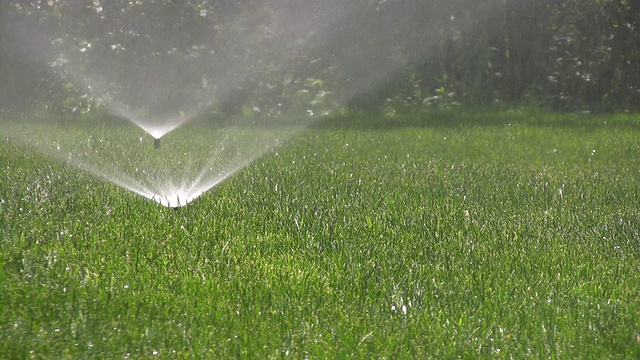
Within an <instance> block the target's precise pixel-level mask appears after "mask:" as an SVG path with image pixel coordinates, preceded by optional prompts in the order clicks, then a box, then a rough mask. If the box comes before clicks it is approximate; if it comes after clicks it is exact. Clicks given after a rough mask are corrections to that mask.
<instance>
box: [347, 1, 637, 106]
mask: <svg viewBox="0 0 640 360" xmlns="http://www.w3.org/2000/svg"><path fill="white" fill-rule="evenodd" d="M390 3H391V4H389V6H388V7H386V8H385V10H384V11H382V12H381V11H371V12H370V14H369V15H368V16H369V19H370V24H371V26H372V27H376V26H379V24H385V21H386V20H385V19H386V18H388V16H389V15H391V16H393V14H394V13H397V12H402V14H401V15H399V17H401V18H403V19H410V20H407V21H404V24H407V26H412V27H413V29H412V30H411V31H408V29H401V30H399V31H401V32H402V33H403V34H402V35H403V36H401V37H399V39H400V40H395V41H396V43H397V44H398V48H399V49H398V50H397V51H400V52H404V53H406V54H409V55H411V56H410V57H409V58H408V59H407V60H408V61H407V66H406V67H405V68H404V72H403V74H402V75H403V76H404V77H403V78H402V79H403V81H402V82H400V83H398V86H395V87H394V86H389V87H386V91H385V92H384V93H382V94H379V95H378V96H376V95H375V94H372V95H374V96H373V98H374V99H375V101H374V102H375V103H376V104H380V99H388V98H393V97H394V96H395V97H396V98H398V96H397V95H398V94H400V95H401V96H402V99H404V101H413V102H414V103H415V102H423V103H429V102H431V103H433V105H434V106H443V105H445V106H448V105H450V104H451V103H462V104H468V105H481V104H491V103H500V104H506V105H520V104H526V105H533V106H542V107H546V108H551V109H554V110H562V111H581V110H590V111H619V110H633V111H638V110H640V1H639V0H627V1H624V0H614V1H611V0H602V1H595V0H594V1H586V0H536V1H523V0H485V1H478V2H470V1H461V0H458V1H456V0H453V1H444V2H439V3H440V7H439V8H436V7H435V6H434V5H432V4H431V3H432V2H424V3H427V4H431V5H425V4H422V5H421V3H423V2H421V1H413V2H412V1H409V2H406V1H405V2H390ZM398 3H401V4H402V5H401V4H398ZM409 3H411V4H409ZM402 6H405V9H401V8H402ZM421 6H422V7H423V8H424V7H430V8H429V9H427V11H420V7H421ZM425 14H426V16H425ZM376 15H377V16H378V17H377V18H376ZM420 18H422V19H424V22H421V21H420ZM383 26H384V25H383ZM399 79H400V78H395V79H393V80H391V82H397V81H398V80H399ZM383 88H385V87H383ZM360 101H366V100H365V99H360Z"/></svg>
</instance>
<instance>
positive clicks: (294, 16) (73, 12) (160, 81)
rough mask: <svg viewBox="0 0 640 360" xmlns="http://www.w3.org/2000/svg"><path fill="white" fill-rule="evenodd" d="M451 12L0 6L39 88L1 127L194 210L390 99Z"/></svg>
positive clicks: (278, 6)
mask: <svg viewBox="0 0 640 360" xmlns="http://www.w3.org/2000/svg"><path fill="white" fill-rule="evenodd" d="M392 3H393V4H392ZM445 3H446V2H439V1H438V2H433V3H431V2H430V3H429V4H425V3H424V2H421V1H409V2H406V3H405V2H402V3H397V4H396V3H394V2H385V1H381V2H379V3H378V2H362V3H359V2H344V1H339V0H327V1H312V2H301V1H295V0H276V1H267V2H261V1H258V2H252V1H237V2H207V1H204V2H203V1H176V2H162V3H160V4H158V3H156V2H148V3H147V2H129V1H115V0H114V1H99V0H96V1H93V2H91V3H88V2H69V3H62V2H43V1H33V2H28V3H22V2H16V3H7V4H0V6H2V7H3V8H4V9H5V10H7V9H8V10H9V11H5V13H7V14H10V15H11V16H8V15H5V16H3V17H2V19H1V20H2V21H1V23H2V24H1V25H0V26H2V43H3V52H2V56H3V57H6V58H8V59H9V61H8V62H7V61H5V62H4V64H3V66H4V68H3V72H4V73H7V72H8V71H9V70H7V69H8V68H9V69H11V70H14V69H17V71H23V72H24V79H27V80H22V79H20V80H18V81H13V82H12V84H13V85H16V84H17V85H19V86H15V88H16V92H19V93H20V94H24V96H15V97H13V98H14V99H16V100H17V102H20V106H12V111H15V113H22V114H20V115H16V116H12V117H14V119H10V120H12V121H10V123H6V124H3V126H2V129H0V131H3V132H6V133H7V134H9V135H10V136H12V137H14V138H16V139H19V140H22V141H23V142H24V143H25V144H29V145H30V146H34V147H36V148H37V149H39V150H40V151H42V152H44V153H46V154H49V155H51V156H54V157H55V158H58V159H61V160H64V161H66V162H68V163H70V164H72V165H73V166H76V167H78V168H79V169H82V170H85V171H88V172H91V173H92V174H94V175H96V176H99V177H101V178H103V179H105V180H107V181H109V182H112V183H114V184H116V185H119V186H121V187H123V188H126V189H128V190H130V191H133V192H135V193H138V194H140V195H142V196H144V197H146V198H149V199H152V200H155V201H157V202H158V203H159V204H162V205H165V206H170V207H177V206H184V205H186V204H188V203H190V202H191V201H193V200H194V199H196V198H197V197H199V196H200V195H201V194H203V193H204V192H206V191H207V190H209V189H211V188H212V187H214V186H215V185H217V184H219V183H220V182H221V181H223V180H224V179H226V178H228V177H229V176H231V175H232V174H234V173H235V172H237V171H238V170H240V169H242V168H243V167H245V166H247V164H249V163H250V162H251V161H253V160H255V159H256V158H258V157H259V156H261V155H263V154H265V153H266V152H267V151H269V150H270V149H272V148H273V147H274V146H278V145H279V144H281V143H282V142H284V141H285V140H286V139H287V138H289V137H291V136H292V134H295V133H296V132H297V131H299V130H300V129H302V128H304V124H305V123H308V122H310V121H313V120H309V117H310V115H314V116H318V115H320V116H322V115H325V114H328V113H330V112H331V111H334V110H336V109H343V105H344V104H346V103H349V102H351V101H353V100H354V99H356V100H357V101H355V103H356V104H358V101H361V100H362V98H363V97H366V96H367V95H368V94H373V98H381V97H384V92H381V91H378V90H377V89H379V88H380V87H381V86H383V85H386V84H390V83H391V84H393V83H394V82H396V81H395V80H394V79H393V76H395V74H397V73H399V72H401V71H402V70H403V69H405V68H406V67H407V66H409V65H410V64H412V63H419V62H420V60H421V59H422V58H423V57H424V56H425V54H426V53H427V52H428V51H429V50H430V48H431V47H432V46H434V45H433V44H436V43H437V42H438V41H437V38H441V37H444V36H446V35H442V34H443V33H442V32H437V31H433V30H436V29H435V27H436V26H438V25H437V24H439V21H440V18H441V16H440V15H441V14H442V13H446V11H445V10H446V9H447V7H446V6H445ZM443 9H444V10H443ZM363 10H364V12H363ZM3 15H4V14H3ZM450 18H451V17H450V16H447V17H445V19H450ZM428 19H431V20H433V21H427V20H428ZM430 24H435V25H433V28H430V26H431V25H430ZM418 32H419V33H420V34H421V35H420V37H421V38H422V40H421V43H422V44H423V45H422V46H421V47H420V48H416V47H414V46H413V44H412V39H413V37H414V33H418ZM432 38H433V39H432ZM407 39H408V40H407ZM7 49H8V50H7ZM408 49H411V50H408ZM414 49H415V50H414ZM22 62H24V63H25V64H23V63H22ZM6 63H11V64H12V65H11V66H9V67H6ZM33 73H36V74H38V75H33ZM11 74H13V75H12V79H17V77H16V76H15V71H11ZM2 85H3V93H5V94H6V93H8V92H7V90H6V89H7V88H8V86H10V85H5V84H2ZM12 114H13V113H12ZM5 118H6V116H3V119H2V120H3V121H4V120H5ZM285 118H286V119H288V124H287V125H282V123H283V119H285ZM22 119H28V120H29V121H22ZM121 120H126V122H127V124H124V123H123V121H121ZM274 120H277V122H278V123H279V124H280V125H278V126H276V125H275V123H274ZM131 125H135V127H133V126H131ZM187 125H188V126H187ZM151 143H153V145H151Z"/></svg>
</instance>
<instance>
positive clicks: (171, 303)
mask: <svg viewBox="0 0 640 360" xmlns="http://www.w3.org/2000/svg"><path fill="white" fill-rule="evenodd" d="M639 130H640V120H639V118H638V117H635V116H632V115H608V116H578V115H556V114H544V113H543V114H537V113H520V112H504V113H494V114H491V113H490V114H487V113H484V114H479V115H474V114H460V115H446V116H443V118H438V117H437V116H434V115H432V116H430V117H427V118H421V117H415V118H411V119H404V120H397V119H395V120H385V121H381V120H378V121H373V120H371V121H368V120H367V119H360V120H353V119H347V118H345V119H338V120H334V121H330V122H329V123H326V124H324V125H323V126H321V125H317V126H315V127H312V128H309V129H307V130H305V131H303V132H301V133H299V134H298V135H297V136H295V137H293V138H291V139H290V140H289V141H288V142H287V143H286V144H284V145H283V146H281V147H279V148H275V149H271V150H269V151H267V153H266V154H264V155H263V156H262V157H260V158H259V159H258V160H256V161H255V162H253V163H252V164H251V165H249V166H247V167H246V168H244V169H243V170H241V171H240V172H238V173H236V174H235V175H234V176H232V177H231V178H229V179H228V180H227V181H225V182H223V183H221V184H220V185H218V186H216V187H215V188H213V189H212V190H211V191H209V192H207V193H206V194H205V195H203V196H202V197H200V198H198V199H196V200H195V201H194V202H193V203H191V204H189V205H188V206H186V207H182V208H179V209H177V210H174V209H171V208H166V207H163V206H160V205H158V204H157V203H155V202H153V201H149V200H148V199H145V198H143V197H141V196H138V195H136V194H133V193H131V192H128V191H126V190H123V189H121V188H120V187H117V186H114V185H112V184H111V183H109V182H106V181H103V180H101V179H97V178H93V177H92V176H91V175H89V174H87V173H84V172H81V171H78V170H77V169H76V168H75V167H74V166H73V165H67V164H64V163H63V162H60V161H58V160H54V159H52V158H50V157H47V156H44V155H43V154H42V153H39V152H36V151H31V150H29V148H28V147H27V146H26V145H25V144H23V143H20V142H16V141H15V140H14V139H12V138H11V137H10V136H8V135H5V136H2V139H1V142H0V168H1V171H2V173H1V178H0V235H1V240H0V241H1V250H0V306H1V312H0V358H8V359H9V358H47V359H50V358H66V357H70V358H83V359H91V358H130V359H139V358H196V357H202V358H259V359H263V358H288V357H290V358H348V357H352V358H409V357H413V358H456V357H460V358H566V359H569V358H571V359H574V358H593V359H606V358H629V359H637V358H640V315H639V314H640V312H639V311H640V296H638V294H640V206H639V205H640V132H639ZM0 133H2V129H1V128H0Z"/></svg>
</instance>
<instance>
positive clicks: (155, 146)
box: [153, 139, 160, 149]
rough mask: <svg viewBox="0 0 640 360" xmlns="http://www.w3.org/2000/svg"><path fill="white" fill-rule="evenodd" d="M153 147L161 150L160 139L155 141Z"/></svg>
mask: <svg viewBox="0 0 640 360" xmlns="http://www.w3.org/2000/svg"><path fill="white" fill-rule="evenodd" d="M153 147H154V148H156V149H160V139H153Z"/></svg>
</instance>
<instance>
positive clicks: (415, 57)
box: [0, 0, 640, 117]
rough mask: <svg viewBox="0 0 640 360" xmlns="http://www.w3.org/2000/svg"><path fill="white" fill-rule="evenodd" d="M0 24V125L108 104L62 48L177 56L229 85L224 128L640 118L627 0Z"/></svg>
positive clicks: (51, 17)
mask: <svg viewBox="0 0 640 360" xmlns="http://www.w3.org/2000/svg"><path fill="white" fill-rule="evenodd" d="M0 10H1V11H2V18H1V20H2V21H1V23H0V31H2V47H1V50H2V53H1V61H2V62H1V65H2V66H1V68H2V71H1V73H0V75H1V78H0V81H1V86H0V91H1V92H0V99H2V104H1V106H2V111H3V113H5V114H4V115H5V116H7V113H17V112H21V111H22V110H23V109H25V108H34V107H39V108H46V109H49V110H51V111H56V112H59V113H62V114H64V115H65V116H86V115H87V114H95V113H100V111H101V106H100V104H101V101H102V100H104V99H102V100H101V99H98V98H97V97H96V95H95V94H92V93H90V92H89V93H88V92H87V91H85V89H83V88H82V87H81V86H78V84H77V83H76V82H74V81H71V80H70V79H69V77H68V76H65V74H64V73H62V72H60V71H55V70H56V67H61V64H60V63H56V61H55V59H56V55H55V54H57V53H56V52H57V51H63V50H64V49H66V50H64V51H70V50H69V49H73V50H74V51H76V52H77V54H78V55H80V54H81V53H85V52H91V53H92V55H91V56H92V58H91V59H93V60H91V59H89V58H84V60H83V58H82V57H80V56H78V57H77V59H78V63H79V64H80V65H77V67H76V68H74V70H75V71H82V64H83V62H82V61H85V62H86V64H88V63H89V61H93V64H94V68H95V61H94V60H95V59H99V58H105V59H110V58H112V56H113V53H115V52H121V53H124V54H126V56H127V57H126V58H127V59H129V61H130V62H131V61H136V60H134V59H143V60H144V61H142V62H141V63H140V64H129V65H130V66H132V68H134V69H136V68H137V69H143V68H144V67H145V66H146V65H145V61H147V60H148V59H150V58H152V57H151V56H152V55H154V56H155V57H156V58H157V57H158V56H170V55H171V54H176V53H177V54H179V55H180V56H182V59H185V60H184V64H185V66H186V67H190V68H192V69H195V70H193V71H196V72H197V69H198V68H200V67H205V68H206V69H208V70H211V69H214V71H213V73H215V74H217V76H218V78H217V79H208V81H209V82H211V83H213V84H224V85H225V86H223V87H224V89H223V90H224V91H218V92H216V99H215V101H214V102H213V103H212V105H211V112H212V113H213V112H215V113H219V114H225V115H227V114H240V115H247V116H272V117H273V116H281V115H283V114H294V115H299V114H306V115H326V114H331V113H336V112H343V113H344V112H349V111H359V112H371V113H377V114H386V115H393V114H402V113H409V112H411V113H415V112H416V111H425V112H429V111H441V110H449V109H453V108H456V107H460V106H463V107H471V108H472V107H494V106H495V107H512V106H527V107H535V108H542V109H548V110H555V111H570V112H620V111H632V112H636V111H638V110H640V36H639V35H640V1H637V0H591V1H587V0H535V1H533V0H531V1H528V0H484V1H470V0H448V1H424V0H404V1H392V0H380V1H371V0H350V1H338V0H327V1H304V2H301V1H294V0H279V1H269V0H239V1H204V0H188V1H160V0H150V1H129V0H127V1H125V0H109V1H100V0H94V1H82V2H75V1H66V2H65V1H53V0H48V1H45V0H40V1H30V2H22V1H21V2H11V1H1V2H0ZM25 24H27V25H25ZM35 28H38V29H40V30H39V31H40V33H41V35H37V34H36V33H35V32H34V31H33V29H35ZM51 29H55V30H51ZM50 30H51V31H50ZM61 34H64V38H62V37H60V36H61ZM49 35H51V36H49ZM62 43H64V44H65V46H66V47H65V48H63V47H60V46H58V45H60V44H62ZM69 44H72V45H73V46H72V47H71V48H70V47H69ZM87 45H88V46H87ZM44 49H48V50H47V51H48V53H47V51H45V50H44ZM82 49H84V50H82ZM159 49H161V50H159ZM167 54H169V55H167ZM145 59H146V60H145ZM181 61H182V60H181ZM42 64H45V65H44V66H43V65H42ZM113 65H114V64H110V63H109V60H105V63H104V64H103V66H105V67H108V66H113ZM117 66H122V65H121V64H120V65H117ZM150 66H151V65H150ZM94 68H92V69H94ZM240 69H241V70H240ZM92 71H95V70H92ZM140 71H142V70H140ZM193 71H192V72H193ZM192 72H185V74H191V73H192ZM197 75H198V74H196V75H195V76H197ZM181 76H183V77H184V75H181ZM119 86H126V84H119ZM113 91H116V90H113ZM186 91H187V94H188V92H189V91H191V90H190V89H187V90H186ZM101 95H102V96H106V97H108V94H101ZM185 96H187V95H185ZM168 103H169V104H170V101H169V102H168Z"/></svg>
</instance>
